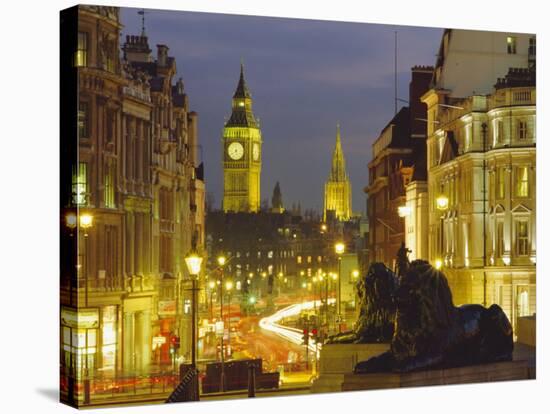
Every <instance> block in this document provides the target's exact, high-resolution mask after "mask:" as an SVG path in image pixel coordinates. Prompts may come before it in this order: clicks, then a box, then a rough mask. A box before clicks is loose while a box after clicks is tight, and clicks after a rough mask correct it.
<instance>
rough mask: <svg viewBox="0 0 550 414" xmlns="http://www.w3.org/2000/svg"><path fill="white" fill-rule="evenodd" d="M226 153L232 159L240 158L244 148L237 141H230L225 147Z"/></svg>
mask: <svg viewBox="0 0 550 414" xmlns="http://www.w3.org/2000/svg"><path fill="white" fill-rule="evenodd" d="M227 155H229V157H230V158H231V159H233V160H240V159H241V158H242V157H243V155H244V148H243V146H242V144H241V143H239V142H232V143H231V144H229V146H228V147H227Z"/></svg>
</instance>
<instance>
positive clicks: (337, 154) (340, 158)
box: [323, 124, 351, 221]
mask: <svg viewBox="0 0 550 414" xmlns="http://www.w3.org/2000/svg"><path fill="white" fill-rule="evenodd" d="M327 216H328V217H329V218H330V217H331V216H334V218H336V219H338V220H341V221H346V220H349V219H350V218H351V183H350V180H349V176H348V175H347V173H346V161H345V160H344V152H343V151H342V142H341V141H340V124H337V125H336V146H335V147H334V152H333V153H332V168H331V170H330V175H329V178H328V180H327V182H326V183H325V208H324V212H323V220H325V221H326V220H327Z"/></svg>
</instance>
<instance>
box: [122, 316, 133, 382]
mask: <svg viewBox="0 0 550 414" xmlns="http://www.w3.org/2000/svg"><path fill="white" fill-rule="evenodd" d="M134 325H135V321H134V312H124V326H123V329H122V338H123V339H122V341H123V343H122V369H123V371H124V372H125V373H132V372H133V370H134V368H135V367H134V352H135V348H134V345H135V343H134Z"/></svg>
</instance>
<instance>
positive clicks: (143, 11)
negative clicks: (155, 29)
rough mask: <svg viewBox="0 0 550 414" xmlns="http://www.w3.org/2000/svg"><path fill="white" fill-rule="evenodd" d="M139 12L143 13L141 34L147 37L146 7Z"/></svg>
mask: <svg viewBox="0 0 550 414" xmlns="http://www.w3.org/2000/svg"><path fill="white" fill-rule="evenodd" d="M138 14H139V15H141V36H143V37H145V36H147V33H145V9H141V10H140V11H138Z"/></svg>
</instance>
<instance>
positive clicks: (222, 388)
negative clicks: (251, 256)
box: [217, 256, 226, 392]
mask: <svg viewBox="0 0 550 414" xmlns="http://www.w3.org/2000/svg"><path fill="white" fill-rule="evenodd" d="M217 260H218V265H219V266H220V321H221V322H222V335H221V339H220V343H221V346H220V360H221V366H222V369H221V374H220V391H221V392H225V361H224V345H223V334H224V326H223V325H224V323H223V266H224V265H225V262H226V259H225V256H218V259H217Z"/></svg>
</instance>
